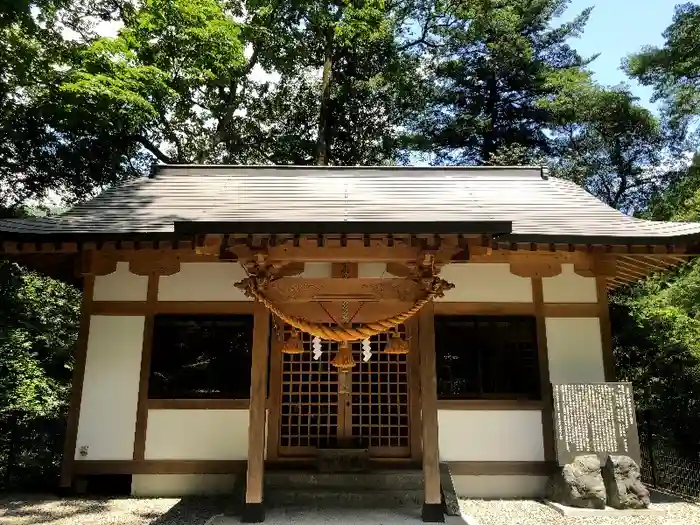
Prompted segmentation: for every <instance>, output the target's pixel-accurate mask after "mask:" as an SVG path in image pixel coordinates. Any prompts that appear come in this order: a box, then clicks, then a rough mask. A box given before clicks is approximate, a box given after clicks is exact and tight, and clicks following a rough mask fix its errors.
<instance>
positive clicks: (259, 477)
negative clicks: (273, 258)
mask: <svg viewBox="0 0 700 525" xmlns="http://www.w3.org/2000/svg"><path fill="white" fill-rule="evenodd" d="M254 315H255V324H254V328H253V349H252V354H253V355H252V366H251V371H250V379H251V380H250V410H249V423H248V469H247V472H246V493H245V507H244V509H243V515H242V518H241V521H242V522H244V523H260V522H262V521H264V520H265V510H264V508H263V474H264V469H265V415H266V410H265V398H266V397H267V395H266V394H267V354H268V346H269V338H270V312H268V311H267V308H265V307H264V306H263V305H262V304H260V303H256V305H255V314H254Z"/></svg>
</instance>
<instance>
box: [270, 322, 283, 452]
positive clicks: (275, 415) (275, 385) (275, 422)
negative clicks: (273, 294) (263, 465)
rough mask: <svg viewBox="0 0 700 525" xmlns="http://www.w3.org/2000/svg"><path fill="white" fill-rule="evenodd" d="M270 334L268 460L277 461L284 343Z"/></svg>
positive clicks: (274, 334)
mask: <svg viewBox="0 0 700 525" xmlns="http://www.w3.org/2000/svg"><path fill="white" fill-rule="evenodd" d="M276 335H277V334H276V333H275V332H274V331H271V333H270V372H269V373H270V377H269V379H268V381H269V385H270V390H269V393H268V400H267V406H268V410H269V412H268V420H267V460H268V461H276V460H277V459H278V457H279V446H280V443H279V439H280V407H281V398H282V352H281V350H282V342H281V341H280V340H279V339H278V338H277V337H276Z"/></svg>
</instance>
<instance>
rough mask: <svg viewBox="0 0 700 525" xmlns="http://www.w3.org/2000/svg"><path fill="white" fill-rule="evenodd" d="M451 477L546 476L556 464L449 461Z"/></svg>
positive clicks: (544, 462)
mask: <svg viewBox="0 0 700 525" xmlns="http://www.w3.org/2000/svg"><path fill="white" fill-rule="evenodd" d="M447 464H448V465H449V467H450V473H451V474H452V475H453V476H517V475H520V476H548V475H549V474H551V473H552V472H554V470H555V468H556V463H554V462H547V461H449V462H448V463H447Z"/></svg>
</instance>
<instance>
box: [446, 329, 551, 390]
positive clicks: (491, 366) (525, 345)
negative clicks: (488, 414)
mask: <svg viewBox="0 0 700 525" xmlns="http://www.w3.org/2000/svg"><path fill="white" fill-rule="evenodd" d="M435 348H436V353H437V355H436V366H437V379H438V397H439V398H441V399H475V398H477V399H478V398H485V399H491V398H492V399H516V398H525V399H539V398H540V397H541V390H540V373H539V360H538V347H537V330H536V324H535V319H534V317H493V316H436V318H435Z"/></svg>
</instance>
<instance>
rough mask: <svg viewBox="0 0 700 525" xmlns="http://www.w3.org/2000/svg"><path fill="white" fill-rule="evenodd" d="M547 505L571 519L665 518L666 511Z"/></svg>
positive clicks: (653, 508) (652, 508)
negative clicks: (614, 517)
mask: <svg viewBox="0 0 700 525" xmlns="http://www.w3.org/2000/svg"><path fill="white" fill-rule="evenodd" d="M545 504H546V505H548V506H550V507H552V508H553V509H554V510H556V511H557V512H558V513H559V514H561V515H562V516H567V517H571V518H596V517H608V516H665V515H666V510H665V509H659V508H656V507H655V506H654V505H650V506H649V508H646V509H614V508H612V507H605V508H604V509H586V508H582V507H569V506H567V505H562V504H561V503H555V502H554V501H548V500H545Z"/></svg>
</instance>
